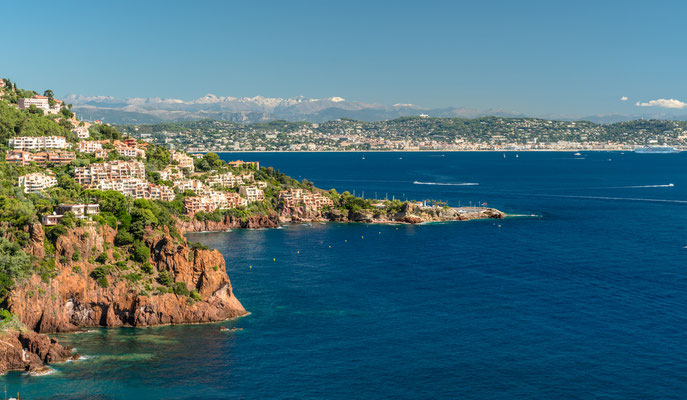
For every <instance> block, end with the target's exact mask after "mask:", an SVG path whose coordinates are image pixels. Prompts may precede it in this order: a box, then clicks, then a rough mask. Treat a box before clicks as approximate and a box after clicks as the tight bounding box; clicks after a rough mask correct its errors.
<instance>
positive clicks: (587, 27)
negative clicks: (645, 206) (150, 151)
mask: <svg viewBox="0 0 687 400" xmlns="http://www.w3.org/2000/svg"><path fill="white" fill-rule="evenodd" d="M2 11H3V12H2V14H3V18H2V23H0V34H2V37H3V40H2V52H0V54H2V55H0V76H2V77H5V78H10V79H12V81H14V82H17V83H18V84H19V86H20V87H23V88H30V89H34V90H37V91H43V90H45V89H52V90H53V91H54V92H55V95H56V96H58V97H59V96H65V95H67V94H80V95H89V96H93V95H105V96H115V97H122V98H130V97H163V98H179V99H184V100H191V99H194V98H197V97H201V96H204V95H205V94H208V93H213V94H216V95H218V96H236V97H243V96H248V97H252V96H258V95H260V96H265V97H295V96H305V97H309V98H325V97H332V96H338V97H343V98H345V99H347V100H355V101H363V102H368V103H380V104H387V105H391V104H396V103H412V104H417V105H421V106H425V107H432V108H436V107H469V108H476V109H502V110H509V111H517V112H521V113H524V114H530V115H541V114H562V115H580V116H582V115H586V114H589V115H596V114H612V113H622V114H629V113H635V114H636V113H642V112H645V111H649V110H651V111H680V110H683V111H685V112H687V103H683V102H685V101H687V79H685V71H687V69H686V68H685V66H686V65H687V52H686V51H684V50H685V38H686V37H687V33H686V32H685V27H684V21H683V20H684V16H685V15H687V2H679V1H673V2H667V1H666V2H660V1H659V2H648V1H642V2H635V1H632V0H626V1H598V0H597V1H579V0H576V1H550V0H549V1H434V0H426V1H403V0H397V1H376V0H367V1H357V0H347V1H345V2H341V1H339V2H328V1H321V0H320V1H298V0H291V1H259V0H253V1H229V0H226V1H204V0H195V1H186V0H175V1H152V0H138V1H128V0H123V1H116V2H94V1H69V2H55V1H42V0H33V1H21V2H18V1H12V2H8V3H7V4H3V7H2Z"/></svg>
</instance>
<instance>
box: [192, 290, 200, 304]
mask: <svg viewBox="0 0 687 400" xmlns="http://www.w3.org/2000/svg"><path fill="white" fill-rule="evenodd" d="M190 296H191V298H192V299H193V300H195V301H201V300H202V298H201V297H200V293H198V292H197V291H195V290H191V294H190Z"/></svg>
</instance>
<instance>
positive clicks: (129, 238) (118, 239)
mask: <svg viewBox="0 0 687 400" xmlns="http://www.w3.org/2000/svg"><path fill="white" fill-rule="evenodd" d="M133 242H134V236H133V235H132V234H130V233H129V232H127V231H125V230H123V229H120V230H119V231H118V232H117V235H115V239H114V244H115V246H127V245H130V244H131V243H133Z"/></svg>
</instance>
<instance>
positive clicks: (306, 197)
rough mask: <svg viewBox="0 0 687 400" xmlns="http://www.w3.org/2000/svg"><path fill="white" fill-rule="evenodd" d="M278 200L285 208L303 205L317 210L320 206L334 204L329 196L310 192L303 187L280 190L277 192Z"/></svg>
mask: <svg viewBox="0 0 687 400" xmlns="http://www.w3.org/2000/svg"><path fill="white" fill-rule="evenodd" d="M279 201H280V202H281V203H282V205H283V207H285V208H294V207H299V206H304V207H308V208H311V209H317V210H319V209H321V208H322V207H325V206H333V205H334V202H333V201H332V199H330V198H329V197H327V196H325V195H323V194H320V193H310V192H307V191H304V190H303V189H289V190H282V191H281V192H279Z"/></svg>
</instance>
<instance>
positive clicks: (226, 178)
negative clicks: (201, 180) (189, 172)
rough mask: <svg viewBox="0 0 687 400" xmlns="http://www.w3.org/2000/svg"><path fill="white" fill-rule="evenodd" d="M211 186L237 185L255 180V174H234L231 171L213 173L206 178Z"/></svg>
mask: <svg viewBox="0 0 687 400" xmlns="http://www.w3.org/2000/svg"><path fill="white" fill-rule="evenodd" d="M206 182H207V184H208V185H209V186H215V185H219V186H222V187H236V186H240V185H243V184H245V183H248V182H253V174H243V175H234V174H233V173H231V172H227V173H224V174H219V175H213V176H210V177H208V179H207V180H206Z"/></svg>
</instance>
